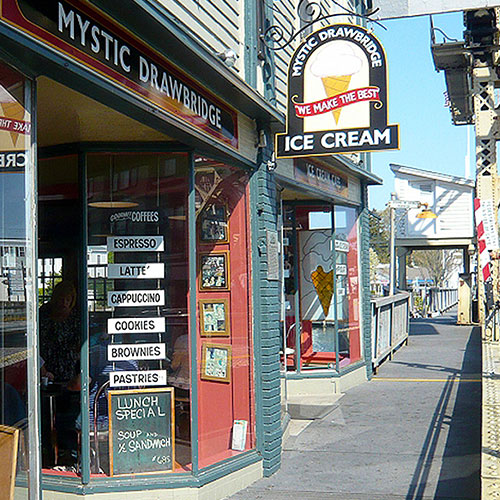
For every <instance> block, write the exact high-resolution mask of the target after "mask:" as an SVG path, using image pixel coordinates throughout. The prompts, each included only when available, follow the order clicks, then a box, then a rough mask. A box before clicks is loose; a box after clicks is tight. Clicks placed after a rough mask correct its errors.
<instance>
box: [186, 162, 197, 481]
mask: <svg viewBox="0 0 500 500" xmlns="http://www.w3.org/2000/svg"><path fill="white" fill-rule="evenodd" d="M189 160H190V161H189V193H188V214H187V215H188V242H189V250H188V251H189V257H188V259H189V334H190V345H191V353H190V355H191V457H192V470H193V474H194V475H197V474H198V473H199V463H198V462H199V457H198V432H199V429H198V369H197V367H198V362H197V354H198V345H197V329H196V301H197V292H196V290H197V287H196V257H197V255H196V191H195V165H194V155H193V154H191V155H190V159H189Z"/></svg>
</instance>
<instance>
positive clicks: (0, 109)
mask: <svg viewBox="0 0 500 500" xmlns="http://www.w3.org/2000/svg"><path fill="white" fill-rule="evenodd" d="M0 116H1V117H2V118H8V119H12V120H22V119H23V118H24V108H23V106H21V104H19V103H18V102H16V101H14V102H1V103H0ZM10 137H11V139H12V144H13V146H14V147H16V146H17V140H18V139H19V134H18V133H17V132H10Z"/></svg>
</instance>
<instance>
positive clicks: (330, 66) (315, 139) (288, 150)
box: [276, 24, 399, 158]
mask: <svg viewBox="0 0 500 500" xmlns="http://www.w3.org/2000/svg"><path fill="white" fill-rule="evenodd" d="M387 111H388V110H387V64H386V60H385V53H384V49H383V47H382V45H380V42H379V41H378V40H377V39H376V38H375V37H374V36H373V35H372V34H371V33H369V32H368V31H367V30H366V29H365V28H362V27H360V26H354V25H350V24H335V25H332V26H327V27H325V28H322V29H320V30H318V31H316V32H314V33H312V34H311V35H309V36H308V37H307V38H306V39H305V40H304V41H303V42H302V43H301V44H300V46H299V47H298V48H297V50H296V51H295V53H294V54H293V56H292V59H291V61H290V67H289V70H288V113H287V132H286V133H284V134H277V135H276V156H277V157H278V158H296V157H301V156H322V155H331V154H335V153H349V152H360V151H376V150H383V149H397V148H398V147H399V126H398V125H388V124H387V118H388V116H387Z"/></svg>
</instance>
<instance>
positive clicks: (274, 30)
mask: <svg viewBox="0 0 500 500" xmlns="http://www.w3.org/2000/svg"><path fill="white" fill-rule="evenodd" d="M330 2H331V3H333V4H335V5H336V6H337V7H340V8H341V9H342V10H343V11H344V12H338V13H336V14H324V12H323V9H322V8H321V5H320V3H319V0H300V2H299V4H298V5H297V16H298V18H299V20H300V22H301V24H302V23H304V25H303V26H301V28H300V29H298V30H297V31H295V32H294V31H293V29H290V30H286V29H285V28H283V26H281V25H278V24H273V25H272V26H269V28H267V29H266V30H265V31H264V32H263V33H262V34H261V35H260V39H261V40H262V43H264V45H265V46H266V47H267V48H268V49H269V50H273V51H277V50H282V49H285V48H286V47H288V46H289V45H290V44H291V43H292V42H293V41H294V40H295V39H296V38H297V37H299V35H300V34H301V33H304V32H305V31H307V30H309V29H311V28H312V26H313V24H315V23H317V22H320V21H326V20H327V19H332V18H335V17H341V16H342V17H343V16H346V15H349V16H354V17H357V18H360V19H365V20H367V21H368V22H370V23H375V24H377V25H378V26H381V27H382V28H383V29H384V30H386V29H387V28H386V27H385V26H384V25H383V24H382V23H380V22H379V21H376V20H375V19H371V17H369V16H373V15H374V14H376V13H377V11H378V10H379V9H378V8H377V9H374V10H371V11H370V12H369V15H365V14H358V13H356V12H353V11H351V10H349V9H347V8H346V7H344V6H343V5H341V4H340V3H338V2H337V1H336V0H330ZM266 5H268V6H269V7H270V8H271V9H272V10H274V11H275V12H278V13H279V14H281V15H283V13H282V12H280V11H279V10H278V9H277V8H276V7H275V6H274V5H269V4H266Z"/></svg>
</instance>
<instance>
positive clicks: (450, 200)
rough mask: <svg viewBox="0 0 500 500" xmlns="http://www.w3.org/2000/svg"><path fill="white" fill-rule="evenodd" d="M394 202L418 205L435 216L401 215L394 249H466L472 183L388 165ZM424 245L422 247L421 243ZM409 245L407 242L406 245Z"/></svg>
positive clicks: (471, 227)
mask: <svg viewBox="0 0 500 500" xmlns="http://www.w3.org/2000/svg"><path fill="white" fill-rule="evenodd" d="M390 167H391V170H392V171H393V172H394V175H395V179H394V191H395V192H396V196H397V198H398V200H409V201H420V202H422V203H427V204H428V207H429V208H430V209H431V210H432V211H433V212H434V213H435V214H436V215H437V218H436V219H418V218H417V214H418V213H419V212H420V210H421V209H417V208H414V209H410V210H408V213H407V214H406V215H405V214H404V211H402V212H403V213H400V214H398V215H402V217H401V218H400V219H401V220H400V222H399V224H398V225H397V230H396V238H397V240H398V241H397V242H396V246H400V244H404V240H411V243H415V244H417V245H418V244H424V246H425V247H428V246H446V247H460V246H467V245H468V244H469V243H470V242H471V240H472V238H473V237H474V188H475V181H473V180H470V179H465V178H464V177H458V176H453V175H447V174H442V173H438V172H430V171H427V170H421V169H419V168H414V167H407V166H403V165H395V164H391V165H390ZM424 242H425V243H424ZM408 243H410V241H408Z"/></svg>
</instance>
